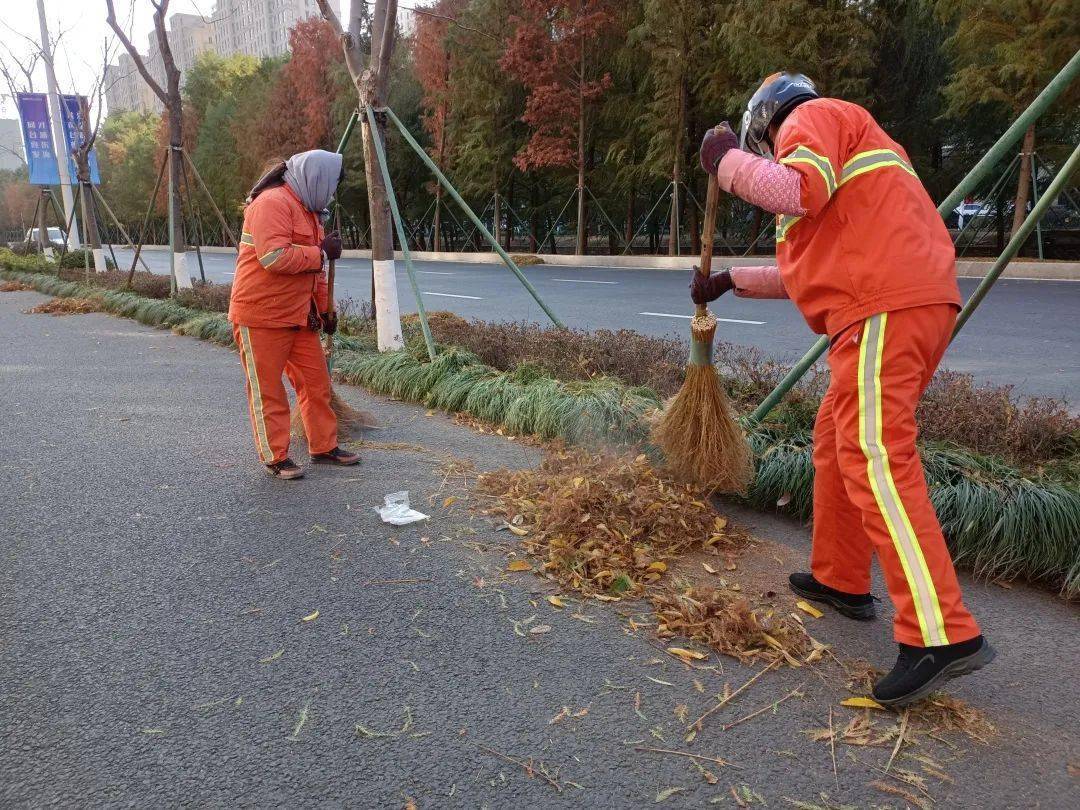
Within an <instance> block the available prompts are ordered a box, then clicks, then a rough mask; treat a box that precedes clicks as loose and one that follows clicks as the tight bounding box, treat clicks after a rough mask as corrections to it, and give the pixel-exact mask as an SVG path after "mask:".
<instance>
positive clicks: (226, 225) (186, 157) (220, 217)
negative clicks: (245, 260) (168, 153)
mask: <svg viewBox="0 0 1080 810" xmlns="http://www.w3.org/2000/svg"><path fill="white" fill-rule="evenodd" d="M180 154H181V155H183V158H184V161H185V162H186V163H187V165H188V166H190V167H191V174H192V176H193V177H194V178H195V182H196V183H198V184H199V188H201V189H202V192H203V194H205V195H206V199H207V200H209V202H210V207H211V208H213V209H214V213H215V214H216V215H217V218H218V222H220V223H221V229H222V232H223V233H224V235H225V236H227V237H229V241H230V242H232V246H233V247H234V248H236V252H237V253H239V252H240V243H239V242H237V241H236V234H234V233H233V230H232V228H230V227H229V223H228V221H227V220H226V219H225V215H224V214H223V213H221V209H220V208H218V204H217V202H216V201H215V200H214V195H213V194H211V193H210V189H209V188H207V186H206V183H205V182H204V181H203V179H202V175H201V174H199V170H198V169H197V168H196V167H195V161H194V160H192V159H191V155H189V154H188V153H187V150H186V149H181V150H180ZM186 174H187V173H186V172H185V178H184V182H185V183H187V177H186ZM190 204H191V202H190V200H189V201H188V205H190Z"/></svg>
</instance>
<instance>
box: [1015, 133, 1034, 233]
mask: <svg viewBox="0 0 1080 810" xmlns="http://www.w3.org/2000/svg"><path fill="white" fill-rule="evenodd" d="M1034 151H1035V125H1034V124H1032V125H1031V126H1030V127H1028V130H1027V132H1025V133H1024V145H1023V146H1022V147H1021V149H1020V179H1019V180H1018V181H1017V183H1016V202H1015V203H1014V205H1015V207H1014V208H1013V221H1012V229H1011V230H1010V231H1009V234H1010V235H1011V234H1014V233H1016V232H1017V231H1018V230H1020V226H1021V225H1023V224H1024V220H1025V219H1026V218H1027V203H1028V197H1029V195H1030V194H1031V153H1032V152H1034Z"/></svg>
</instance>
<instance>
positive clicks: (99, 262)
mask: <svg viewBox="0 0 1080 810" xmlns="http://www.w3.org/2000/svg"><path fill="white" fill-rule="evenodd" d="M94 270H96V271H97V272H99V273H107V272H109V265H108V264H107V263H106V262H105V251H104V250H102V249H101V248H99V247H96V248H94Z"/></svg>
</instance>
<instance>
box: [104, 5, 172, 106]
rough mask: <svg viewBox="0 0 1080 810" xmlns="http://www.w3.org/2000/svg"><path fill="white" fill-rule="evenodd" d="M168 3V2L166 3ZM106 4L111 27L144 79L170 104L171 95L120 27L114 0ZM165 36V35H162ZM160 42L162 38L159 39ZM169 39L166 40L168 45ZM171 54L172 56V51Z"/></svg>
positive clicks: (165, 102)
mask: <svg viewBox="0 0 1080 810" xmlns="http://www.w3.org/2000/svg"><path fill="white" fill-rule="evenodd" d="M166 5H168V3H166ZM105 6H106V9H107V10H108V15H107V16H106V17H105V21H106V22H107V23H108V24H109V27H110V28H111V29H112V30H113V33H114V34H116V38H117V39H118V40H120V44H121V45H123V46H124V50H126V51H127V52H128V55H129V56H130V57H131V60H132V61H133V62H134V63H135V67H136V68H138V70H139V74H140V75H141V76H142V77H143V81H144V82H146V84H147V85H148V86H149V87H150V89H151V90H152V91H153V92H154V95H155V96H157V97H158V99H160V100H161V103H162V104H164V105H165V106H169V95H168V93H166V92H165V90H164V89H162V87H161V85H160V84H158V83H157V82H156V81H154V77H153V76H151V75H150V71H149V70H148V69H147V67H146V62H145V60H144V59H143V57H142V54H140V53H139V51H138V49H137V48H136V47H135V45H134V44H133V43H132V42H131V40H130V39H129V38H128V35H127V34H126V33H125V32H124V29H123V28H121V27H120V23H119V22H117V20H116V8H115V7H114V6H113V0H105ZM154 8H157V4H156V3H155V4H154ZM154 27H155V29H156V28H157V12H155V13H154ZM162 38H163V37H162ZM159 44H160V39H159ZM167 45H168V41H167V40H166V46H167ZM169 56H170V57H171V56H172V53H171V52H170V54H169Z"/></svg>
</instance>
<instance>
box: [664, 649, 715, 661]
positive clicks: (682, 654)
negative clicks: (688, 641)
mask: <svg viewBox="0 0 1080 810" xmlns="http://www.w3.org/2000/svg"><path fill="white" fill-rule="evenodd" d="M667 651H668V652H669V653H670V654H671V655H674V656H676V657H677V658H681V659H683V660H684V661H687V660H689V659H691V658H692V659H694V660H695V661H702V660H704V659H706V658H708V657H709V656H707V655H705V653H700V652H698V651H697V650H688V649H686V648H685V647H668V648H667Z"/></svg>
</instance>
